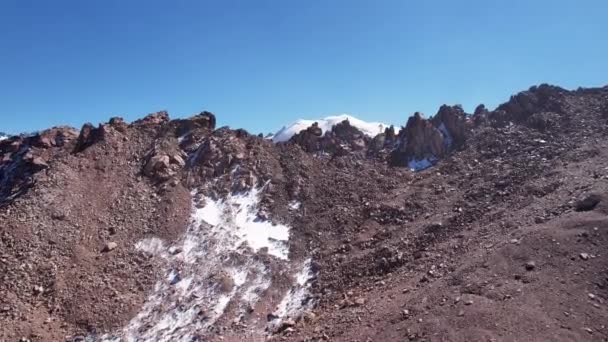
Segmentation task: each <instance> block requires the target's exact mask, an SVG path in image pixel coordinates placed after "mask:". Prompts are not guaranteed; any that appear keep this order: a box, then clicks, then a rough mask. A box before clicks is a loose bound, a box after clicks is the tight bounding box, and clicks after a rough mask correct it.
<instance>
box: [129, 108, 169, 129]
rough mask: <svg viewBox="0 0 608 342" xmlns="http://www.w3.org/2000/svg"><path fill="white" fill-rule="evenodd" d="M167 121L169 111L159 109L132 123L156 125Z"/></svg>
mask: <svg viewBox="0 0 608 342" xmlns="http://www.w3.org/2000/svg"><path fill="white" fill-rule="evenodd" d="M167 122H169V113H167V111H165V110H161V111H160V112H156V113H152V114H148V115H147V116H146V117H144V118H143V119H140V120H136V121H134V122H133V125H136V126H140V125H142V126H158V125H161V124H164V123H167Z"/></svg>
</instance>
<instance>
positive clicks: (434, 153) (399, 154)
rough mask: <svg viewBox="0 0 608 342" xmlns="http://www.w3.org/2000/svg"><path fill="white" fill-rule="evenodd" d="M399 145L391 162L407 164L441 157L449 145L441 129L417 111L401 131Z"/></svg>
mask: <svg viewBox="0 0 608 342" xmlns="http://www.w3.org/2000/svg"><path fill="white" fill-rule="evenodd" d="M398 139H399V147H397V148H396V149H395V150H394V151H393V152H392V154H391V164H392V165H395V166H405V165H408V163H409V162H410V161H412V160H423V159H427V158H434V159H436V158H441V157H443V156H444V155H445V154H446V153H447V151H448V147H447V146H446V143H445V138H444V136H443V134H442V133H441V131H440V130H439V129H438V128H437V127H435V126H434V125H433V123H432V122H431V121H429V120H426V119H424V118H423V117H422V114H421V113H419V112H416V113H415V114H414V115H413V116H412V117H410V118H409V119H408V121H407V124H406V126H405V128H404V129H402V130H401V131H400V132H399V136H398Z"/></svg>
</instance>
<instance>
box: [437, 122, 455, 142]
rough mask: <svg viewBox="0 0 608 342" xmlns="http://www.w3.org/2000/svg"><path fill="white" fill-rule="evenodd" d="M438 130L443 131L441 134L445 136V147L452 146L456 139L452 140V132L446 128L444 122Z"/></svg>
mask: <svg viewBox="0 0 608 342" xmlns="http://www.w3.org/2000/svg"><path fill="white" fill-rule="evenodd" d="M438 128H439V130H440V131H441V134H443V137H444V139H445V145H446V146H448V147H449V146H451V145H452V143H453V142H454V138H452V135H451V134H450V131H448V129H447V127H445V124H444V123H443V122H442V123H441V125H439V127H438Z"/></svg>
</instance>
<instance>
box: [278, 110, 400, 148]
mask: <svg viewBox="0 0 608 342" xmlns="http://www.w3.org/2000/svg"><path fill="white" fill-rule="evenodd" d="M344 120H348V121H349V123H350V124H351V126H353V127H356V128H357V129H359V130H360V131H361V132H362V133H363V134H365V135H367V136H369V137H372V138H373V137H375V136H376V135H377V134H379V133H382V132H384V129H385V128H387V127H389V125H387V124H385V123H381V122H366V121H363V120H359V119H357V118H355V117H353V116H350V115H347V114H342V115H336V116H328V117H326V118H324V119H319V120H303V119H300V120H298V121H296V122H294V123H292V124H290V125H289V126H285V127H283V128H282V129H280V130H279V131H278V132H276V133H275V134H274V135H273V136H272V137H271V139H272V141H274V142H284V141H287V140H289V139H290V138H291V137H292V136H294V135H296V134H298V133H299V132H301V131H303V130H305V129H307V128H308V127H310V126H312V124H313V123H315V122H317V123H318V124H319V128H321V130H322V131H323V134H325V133H326V132H328V131H331V129H332V127H333V126H335V125H337V124H339V123H340V122H342V121H344Z"/></svg>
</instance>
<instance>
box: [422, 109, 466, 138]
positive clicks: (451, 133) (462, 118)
mask: <svg viewBox="0 0 608 342" xmlns="http://www.w3.org/2000/svg"><path fill="white" fill-rule="evenodd" d="M431 122H432V123H433V125H434V126H435V127H437V128H438V129H439V130H440V131H441V133H443V135H444V140H445V142H446V143H448V145H451V146H449V148H454V147H458V146H462V145H463V144H464V143H465V141H466V138H467V135H468V127H467V114H466V113H465V112H464V110H462V107H461V106H458V105H456V106H448V105H443V106H441V108H439V112H437V115H435V116H434V117H433V118H432V119H431Z"/></svg>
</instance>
